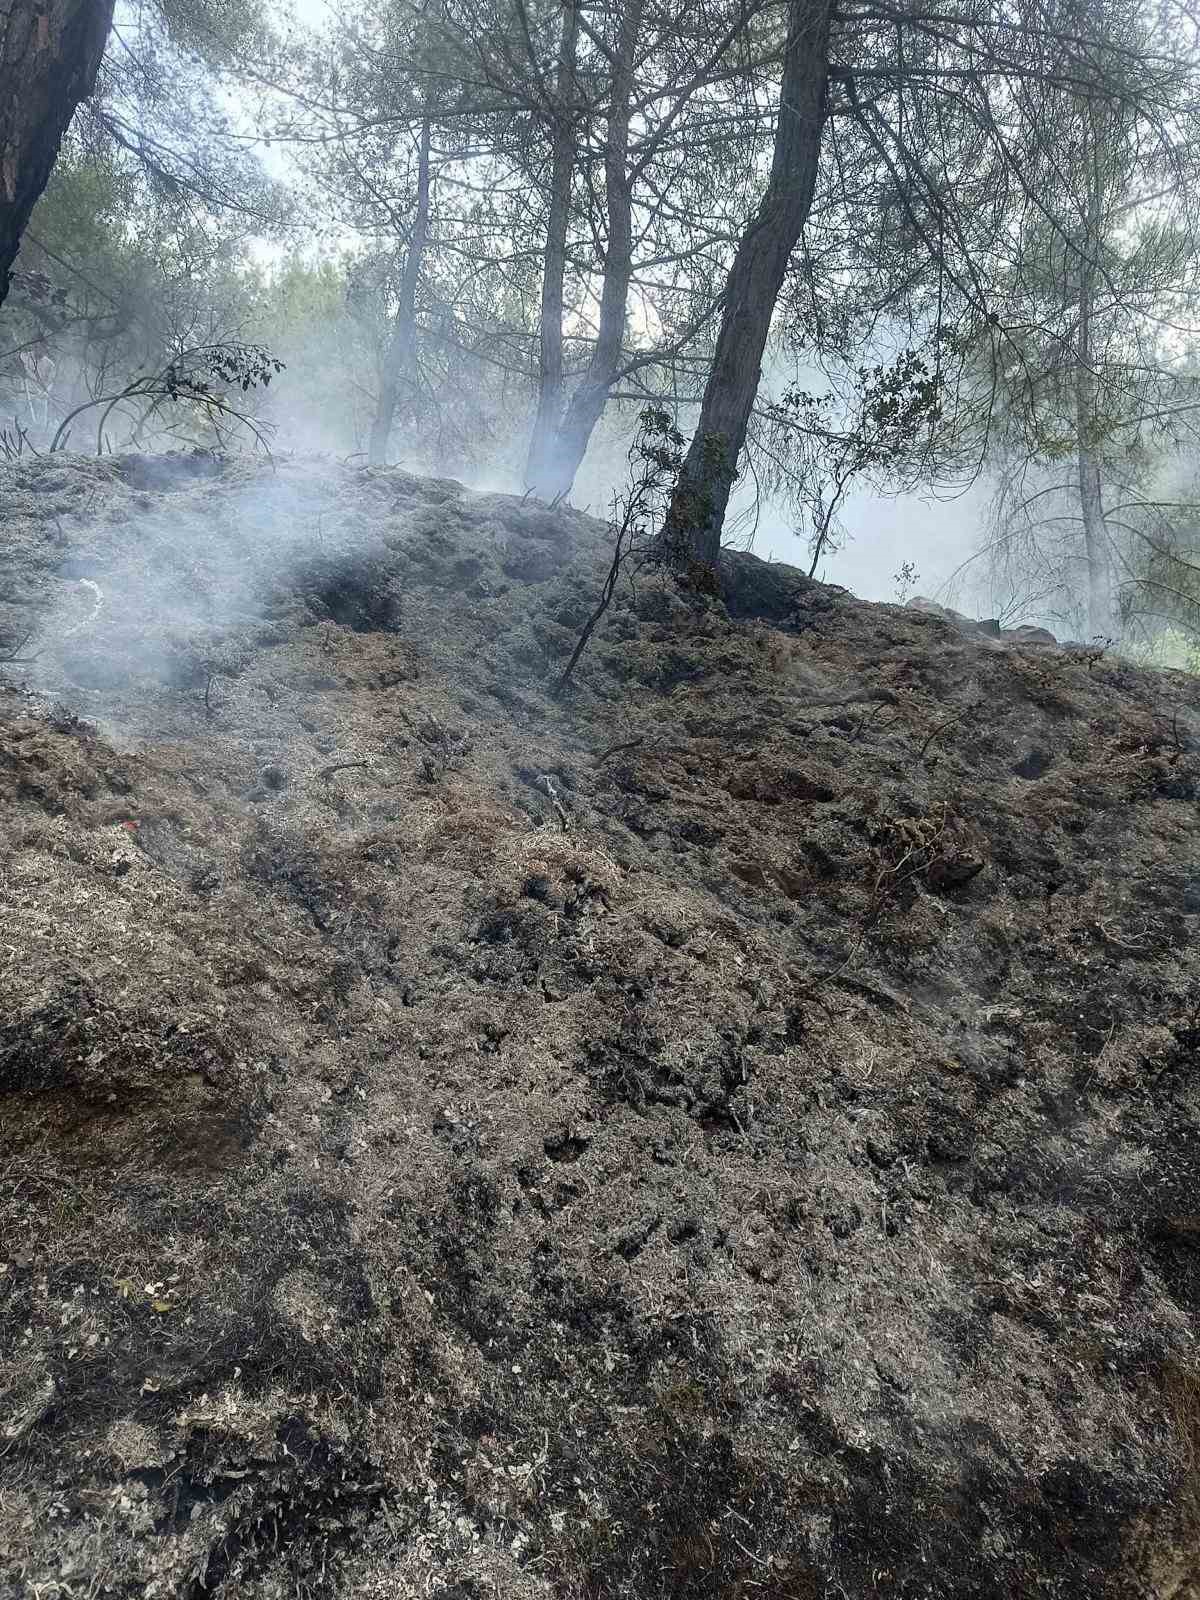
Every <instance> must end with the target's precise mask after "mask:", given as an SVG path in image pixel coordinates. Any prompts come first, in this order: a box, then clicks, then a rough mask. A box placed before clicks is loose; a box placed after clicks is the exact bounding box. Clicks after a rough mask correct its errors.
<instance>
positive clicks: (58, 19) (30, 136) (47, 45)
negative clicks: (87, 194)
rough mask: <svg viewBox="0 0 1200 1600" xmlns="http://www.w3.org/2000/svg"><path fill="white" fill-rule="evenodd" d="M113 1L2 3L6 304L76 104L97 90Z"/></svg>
mask: <svg viewBox="0 0 1200 1600" xmlns="http://www.w3.org/2000/svg"><path fill="white" fill-rule="evenodd" d="M113 5H114V0H0V305H2V304H3V303H4V299H5V296H6V295H7V294H8V286H9V277H10V274H11V272H12V265H13V262H14V261H15V260H16V258H17V250H18V248H19V247H20V244H21V235H22V234H23V233H24V231H25V225H26V223H27V222H28V221H29V216H30V213H31V212H32V210H33V208H34V205H35V204H36V203H37V199H38V196H39V195H40V194H41V192H42V190H43V189H44V188H45V187H46V183H47V181H48V179H49V177H50V173H51V170H52V168H53V166H54V163H55V160H56V159H57V157H58V150H59V146H60V144H61V143H62V137H63V134H64V133H65V132H66V131H67V125H68V124H69V123H70V121H71V118H72V117H73V116H74V114H75V107H76V106H77V105H78V104H79V102H80V101H81V100H85V99H86V98H87V97H88V95H90V94H91V92H92V90H93V89H94V88H95V86H96V74H97V72H98V71H99V70H100V61H101V58H102V56H103V55H104V46H105V43H106V41H107V39H108V30H109V28H110V27H111V26H112V17H113Z"/></svg>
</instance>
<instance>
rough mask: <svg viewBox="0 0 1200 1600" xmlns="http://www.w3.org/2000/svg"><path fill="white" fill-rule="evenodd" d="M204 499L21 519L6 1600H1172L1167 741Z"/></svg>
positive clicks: (1184, 1509)
mask: <svg viewBox="0 0 1200 1600" xmlns="http://www.w3.org/2000/svg"><path fill="white" fill-rule="evenodd" d="M218 465H219V470H218V471H217V472H216V475H214V476H197V475H195V474H192V473H190V472H188V473H184V474H181V473H179V472H177V471H176V470H174V468H172V469H171V470H170V472H169V473H168V477H169V487H165V488H161V489H160V488H155V487H147V485H148V484H151V483H152V482H155V481H156V479H155V474H153V473H150V474H147V472H146V471H145V470H144V469H143V468H142V467H141V466H140V465H139V466H138V467H137V468H136V469H135V470H132V471H131V470H130V469H129V468H128V467H123V466H122V465H121V464H120V463H116V464H112V463H97V462H89V461H83V460H77V459H71V458H55V459H54V460H53V461H39V462H33V463H25V464H18V465H16V466H14V467H11V468H9V469H6V470H5V472H4V474H3V476H2V477H0V654H13V655H15V656H17V657H19V658H20V659H19V660H17V661H15V662H14V663H13V664H11V665H10V666H8V667H6V668H4V669H3V670H2V673H0V676H2V677H3V679H4V682H5V686H4V687H0V830H2V831H0V839H2V842H3V851H2V854H0V995H2V998H3V1006H2V1009H0V1109H2V1115H3V1145H2V1148H0V1240H2V1243H0V1592H2V1593H10V1594H12V1595H14V1596H16V1595H29V1594H38V1593H41V1594H44V1595H49V1594H55V1595H59V1596H66V1595H78V1596H83V1595H89V1596H93V1595H94V1596H100V1595H112V1596H130V1597H133V1596H138V1597H151V1600H152V1597H156V1596H157V1597H166V1596H170V1597H181V1600H202V1597H205V1596H223V1597H232V1596H233V1595H238V1596H248V1597H251V1600H253V1597H260V1600H267V1597H274V1596H283V1595H306V1596H330V1597H335V1596H347V1597H355V1600H360V1597H361V1600H367V1597H371V1596H379V1597H383V1596H387V1597H389V1600H399V1597H404V1596H413V1597H416V1596H418V1595H421V1596H426V1595H429V1594H437V1595H441V1596H443V1600H449V1597H451V1596H455V1597H466V1596H469V1597H482V1596H484V1595H492V1594H499V1593H503V1594H504V1595H505V1596H506V1597H520V1596H535V1595H579V1596H588V1597H596V1600H600V1597H610V1596H611V1597H616V1596H628V1597H629V1600H635V1597H636V1600H645V1597H647V1596H674V1597H679V1600H683V1597H685V1596H686V1597H705V1596H707V1597H712V1600H717V1597H721V1600H724V1597H726V1596H735V1595H744V1596H746V1597H750V1596H751V1595H756V1596H762V1597H763V1600H804V1597H810V1596H811V1597H824V1596H830V1597H833V1596H839V1597H843V1600H866V1597H868V1596H875V1595H879V1594H889V1595H897V1596H899V1595H905V1596H914V1597H915V1596H929V1597H933V1596H946V1597H950V1596H954V1597H974V1600H1001V1597H1003V1600H1017V1597H1021V1600H1027V1597H1029V1596H1032V1595H1046V1596H1050V1595H1053V1596H1056V1597H1058V1600H1102V1597H1105V1596H1112V1597H1113V1600H1116V1597H1118V1596H1120V1597H1121V1600H1129V1597H1132V1596H1138V1597H1146V1600H1187V1597H1189V1596H1191V1597H1195V1596H1196V1595H1198V1594H1200V1553H1198V1552H1200V1532H1198V1523H1200V1476H1198V1461H1200V1384H1198V1380H1197V1373H1198V1371H1200V1361H1198V1359H1197V1348H1196V1337H1197V1326H1198V1321H1197V1319H1198V1317H1200V1136H1198V1129H1200V1115H1198V1113H1200V1103H1198V1102H1200V1090H1198V1079H1197V1065H1196V1062H1197V1047H1198V1045H1200V990H1198V987H1197V978H1198V976H1200V964H1198V962H1197V955H1196V937H1195V935H1196V931H1197V922H1196V919H1197V917H1198V916H1200V816H1198V813H1197V796H1198V793H1200V787H1198V786H1200V742H1198V736H1200V685H1198V684H1197V682H1196V680H1195V679H1192V678H1189V677H1186V676H1184V675H1182V674H1151V673H1147V672H1143V671H1140V670H1137V669H1135V668H1134V667H1132V666H1130V665H1128V664H1127V663H1125V662H1123V661H1121V660H1119V659H1113V658H1112V657H1111V656H1108V655H1105V654H1103V653H1102V652H1098V651H1091V652H1086V653H1085V652H1068V651H1061V650H1057V649H1053V648H1048V647H1046V646H1045V645H1044V644H1041V645H1026V644H1024V643H1022V642H1021V641H1019V640H1013V639H1000V640H994V639H991V638H988V637H986V636H983V635H972V634H966V633H964V632H963V631H962V630H961V629H960V628H958V627H957V626H956V625H954V623H953V622H952V621H950V620H947V619H945V618H942V617H940V616H937V615H935V614H930V613H926V612H923V611H921V610H914V609H906V608H900V607H889V606H869V605H864V604H861V603H859V602H857V601H856V600H854V599H853V598H852V597H850V596H848V595H847V594H845V593H844V592H843V591H839V590H834V589H830V588H827V587H825V586H823V585H820V584H817V583H813V582H810V581H808V580H807V579H805V578H803V576H802V575H800V574H798V573H795V572H793V571H792V570H791V569H789V568H783V567H779V566H773V565H771V566H769V565H767V564H765V563H761V562H755V561H754V560H753V558H751V557H744V556H743V557H740V558H738V559H737V560H736V561H735V562H733V563H732V564H731V567H730V572H729V574H728V577H729V588H730V606H729V608H728V609H727V608H726V607H725V606H723V605H720V604H718V603H716V602H715V601H712V600H709V599H704V598H697V597H694V596H691V595H688V594H685V593H681V592H679V591H678V590H677V589H676V588H675V587H674V586H673V584H672V583H671V582H670V581H669V580H667V579H665V578H663V577H662V576H657V575H655V574H653V573H650V572H642V573H640V574H637V575H636V577H634V578H633V579H632V580H631V581H630V582H629V583H627V584H624V585H623V586H622V587H621V589H620V590H619V593H618V597H617V600H616V601H615V602H614V605H613V607H612V609H611V611H610V613H609V615H608V616H607V617H606V619H605V621H604V623H603V624H602V626H601V628H600V629H599V630H598V632H597V634H596V637H595V639H594V641H593V645H592V647H591V649H590V650H589V652H588V654H587V655H586V656H585V658H584V661H583V663H582V664H581V666H580V669H579V672H578V675H577V683H576V686H575V688H574V690H573V691H572V693H571V694H569V695H568V696H567V697H565V698H564V699H562V700H555V699H554V698H553V697H552V696H551V695H550V693H549V692H548V688H549V685H550V684H552V682H553V681H554V678H555V676H556V673H557V672H558V671H561V668H562V665H563V663H564V662H565V660H566V658H567V656H568V654H569V652H570V649H571V647H572V646H573V644H574V641H575V638H576V636H577V633H578V630H579V628H580V626H581V625H582V623H583V622H584V621H585V620H586V617H587V615H588V612H589V610H590V607H591V604H592V603H593V599H594V595H595V592H596V590H597V588H598V584H599V580H600V577H601V574H602V571H603V568H604V565H605V562H606V560H607V554H608V552H607V541H606V536H605V533H604V530H603V528H602V527H600V526H599V525H598V524H596V523H594V522H590V521H589V520H588V519H586V518H583V517H579V516H576V515H574V514H572V513H570V512H553V513H552V512H550V511H548V510H547V509H546V508H545V507H543V506H539V505H537V504H534V503H531V502H526V501H520V500H516V499H511V498H507V497H503V496H496V495H473V494H469V493H467V492H466V491H464V490H463V489H462V488H461V486H459V485H457V484H452V483H437V482H433V481H426V480H418V479H414V478H411V477H408V476H406V475H405V474H403V473H400V472H370V471H355V470H349V469H345V468H341V467H337V466H334V465H331V464H328V463H319V462H312V461H308V462H306V461H287V460H283V461H280V462H278V463H277V464H276V465H275V467H274V468H271V467H269V466H262V465H259V466H254V465H248V464H246V463H239V462H226V463H219V464H218ZM204 470H205V472H206V473H207V472H208V467H207V466H206V467H205V469H204ZM5 640H7V641H8V644H7V647H6V646H5ZM3 1585H7V1588H4V1587H3Z"/></svg>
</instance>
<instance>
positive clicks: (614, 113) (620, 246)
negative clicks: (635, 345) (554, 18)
mask: <svg viewBox="0 0 1200 1600" xmlns="http://www.w3.org/2000/svg"><path fill="white" fill-rule="evenodd" d="M641 25H642V0H627V4H626V6H625V10H624V12H623V13H622V16H621V24H620V27H619V29H618V33H617V43H616V50H615V52H614V59H613V80H612V107H611V110H610V111H609V114H608V126H607V130H606V133H605V139H604V201H605V210H606V211H607V213H608V238H607V241H606V243H605V249H604V276H603V283H602V287H601V290H600V323H599V327H598V329H597V332H596V343H595V345H594V347H593V349H592V358H591V360H590V361H589V362H588V365H587V370H586V371H585V372H584V374H583V377H582V378H581V379H580V381H579V385H578V387H577V388H576V390H575V392H574V394H572V396H571V399H570V401H569V403H568V405H567V408H566V411H565V412H564V414H563V417H562V420H561V422H560V423H559V425H558V427H557V428H556V429H555V432H554V435H553V437H552V438H551V439H550V440H549V442H548V444H547V446H546V448H545V450H544V452H543V461H542V471H541V472H540V473H539V474H538V476H537V477H531V480H530V484H529V487H530V488H531V489H532V491H533V492H534V494H537V495H539V496H540V497H541V498H542V499H544V500H556V499H558V498H560V497H561V496H562V495H565V494H567V493H569V492H570V488H571V485H572V484H573V483H574V481H575V474H576V473H577V472H578V471H579V467H580V464H581V463H582V461H583V458H584V456H585V455H586V454H587V447H588V442H589V440H590V439H591V437H592V432H593V430H594V428H595V426H596V424H597V422H599V420H600V417H601V416H602V414H603V412H604V407H605V406H606V405H607V403H608V396H609V392H610V390H611V389H612V386H613V382H614V380H615V378H616V375H617V372H618V371H619V369H620V365H621V355H622V351H623V349H624V344H625V317H626V312H627V309H628V305H629V282H630V278H631V277H632V274H633V194H632V187H631V184H630V179H629V122H630V102H631V101H632V99H633V74H634V62H635V58H636V55H637V43H638V35H639V33H640V31H641Z"/></svg>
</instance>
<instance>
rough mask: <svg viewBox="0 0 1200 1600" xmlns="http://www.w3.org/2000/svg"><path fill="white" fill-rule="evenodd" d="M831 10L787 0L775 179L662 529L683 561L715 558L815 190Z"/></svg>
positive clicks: (737, 274)
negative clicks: (775, 318)
mask: <svg viewBox="0 0 1200 1600" xmlns="http://www.w3.org/2000/svg"><path fill="white" fill-rule="evenodd" d="M832 11H833V6H832V0H790V4H789V7H788V38H787V47H786V56H785V60H784V68H783V82H782V84H781V86H780V95H779V120H778V122H777V124H776V128H775V149H774V154H773V157H772V161H771V176H770V179H769V181H768V184H767V191H766V193H765V194H764V195H763V198H762V203H761V204H760V206H759V208H758V211H757V213H756V215H755V217H754V220H753V221H752V222H751V224H750V226H749V227H748V228H747V230H746V232H745V233H744V234H743V235H742V237H741V240H740V242H739V244H738V248H737V253H736V255H735V256H734V259H733V265H732V266H731V267H730V269H729V277H728V280H727V281H726V286H725V297H724V308H723V311H722V315H721V327H720V331H719V332H718V334H717V347H716V351H715V353H714V356H713V364H712V370H711V371H710V372H709V375H708V383H707V386H706V387H705V391H704V400H703V403H702V405H701V408H700V421H699V423H698V424H697V426H696V432H695V434H694V435H693V436H692V442H691V446H690V448H689V449H688V453H687V458H686V459H685V461H684V464H683V470H682V471H681V473H680V475H679V482H678V484H677V485H676V489H675V493H674V495H673V496H672V499H671V505H670V508H669V510H668V512H667V516H666V519H665V521H664V524H663V530H662V541H663V546H664V550H665V552H666V554H667V555H668V556H669V557H670V559H671V560H673V561H676V562H678V563H679V564H680V565H686V564H688V563H693V562H698V563H700V564H701V565H703V566H705V567H710V568H711V567H713V566H715V565H716V561H717V557H718V555H719V554H720V549H721V528H722V525H723V523H724V521H725V509H726V507H727V506H728V504H729V494H730V491H731V489H732V488H733V483H734V479H735V478H736V476H737V462H738V456H739V455H740V454H741V450H742V445H743V444H744V443H745V440H746V428H747V426H748V424H749V421H750V412H751V409H752V407H753V405H754V397H755V395H756V393H757V392H758V381H759V376H760V371H761V365H762V358H763V351H764V350H765V349H766V344H767V334H768V333H769V332H770V328H771V317H772V315H773V313H774V310H775V302H776V300H777V299H778V298H779V291H780V289H781V288H782V287H783V279H784V274H785V273H786V271H787V266H788V261H789V259H790V257H791V254H792V251H793V250H794V249H795V247H796V243H797V241H798V240H799V238H800V234H801V231H802V230H803V228H804V224H805V222H806V221H807V220H808V213H809V209H810V207H811V205H812V199H813V191H814V189H815V187H816V181H817V168H818V164H819V162H820V159H821V140H822V135H823V133H824V127H825V116H826V89H827V85H828V80H829V29H830V21H831V17H832Z"/></svg>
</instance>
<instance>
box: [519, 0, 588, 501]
mask: <svg viewBox="0 0 1200 1600" xmlns="http://www.w3.org/2000/svg"><path fill="white" fill-rule="evenodd" d="M578 40H579V13H578V11H577V10H576V9H575V6H574V4H573V3H572V0H567V3H566V4H565V5H564V6H563V24H562V37H561V41H560V43H559V51H558V68H557V73H556V81H555V118H556V120H555V122H554V128H553V133H552V137H551V158H550V211H549V215H548V217H547V219H546V256H545V261H544V263H543V266H542V298H541V311H540V318H539V328H538V334H539V342H538V407H537V415H536V417H535V418H534V421H533V434H532V437H531V438H530V441H529V456H528V459H527V461H526V465H525V482H526V484H527V485H528V486H529V487H530V488H537V487H538V486H539V485H541V486H543V487H544V486H545V485H546V484H547V483H548V482H549V477H550V467H551V461H552V459H553V450H554V434H555V430H556V428H557V426H558V421H559V418H560V416H561V414H562V408H563V279H564V277H565V274H566V266H567V227H568V224H569V222H570V216H571V179H572V177H573V176H574V171H575V161H576V154H577V152H576V148H575V125H574V120H573V118H572V117H571V116H570V115H569V112H568V106H569V104H570V102H572V101H573V100H574V97H575V95H574V84H575V57H576V50H577V46H578Z"/></svg>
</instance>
